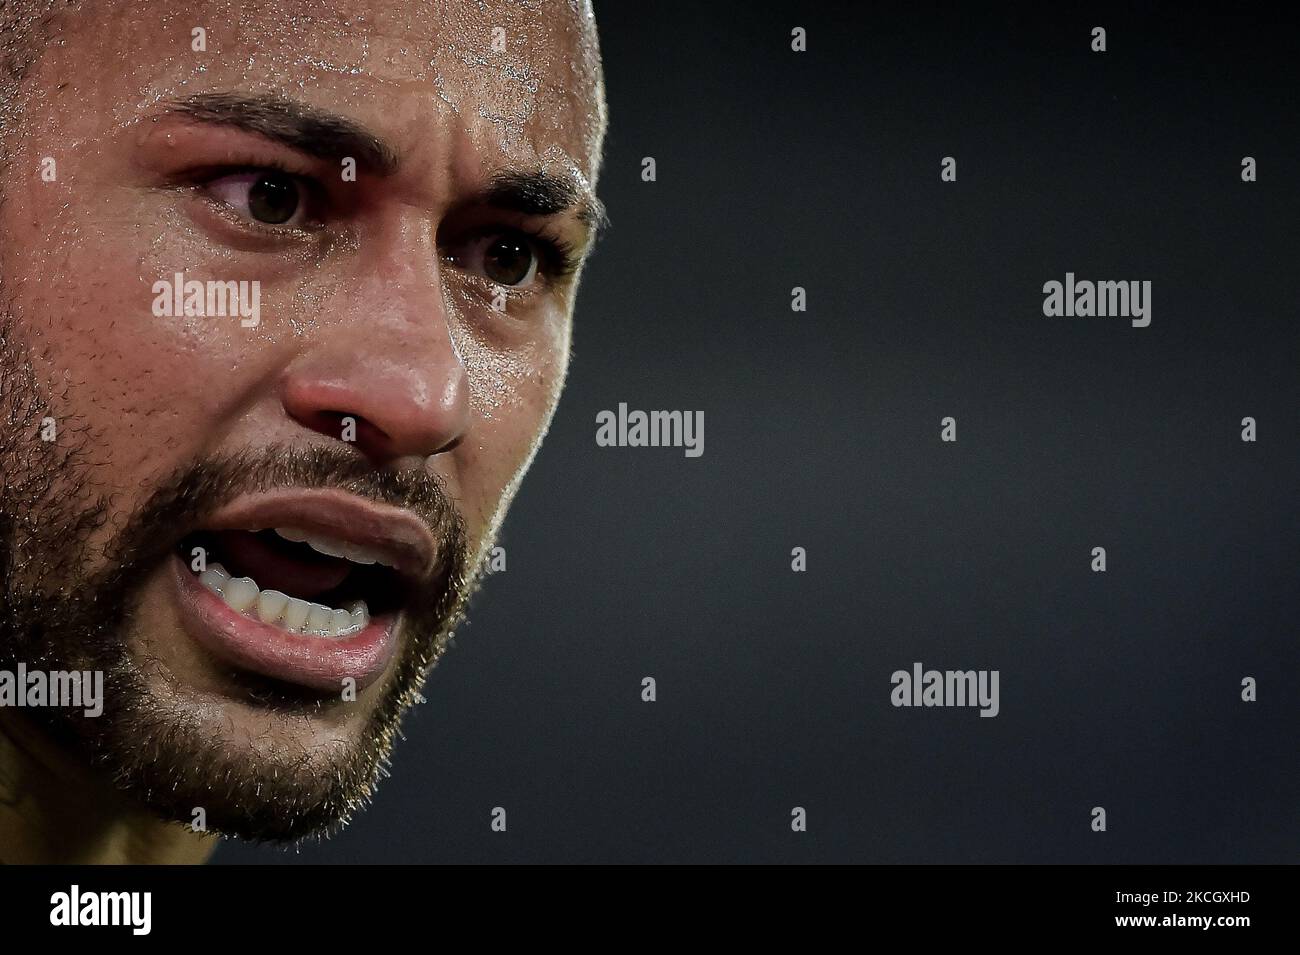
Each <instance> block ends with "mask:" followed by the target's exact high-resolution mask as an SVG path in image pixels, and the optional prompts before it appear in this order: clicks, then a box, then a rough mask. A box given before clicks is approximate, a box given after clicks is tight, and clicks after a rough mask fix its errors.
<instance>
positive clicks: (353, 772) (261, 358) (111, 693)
mask: <svg viewBox="0 0 1300 955" xmlns="http://www.w3.org/2000/svg"><path fill="white" fill-rule="evenodd" d="M105 9H109V10H111V14H106V13H105ZM199 28H201V29H202V30H203V31H204V34H203V36H202V40H203V45H204V46H205V47H206V49H204V50H196V49H195V46H196V45H197V43H198V41H197V40H196V33H195V31H196V30H197V29H199ZM598 72H599V66H598V54H597V51H596V46H595V36H594V24H593V22H592V21H591V19H590V16H589V14H588V12H587V11H586V10H585V9H582V8H579V9H572V8H571V6H570V5H569V4H567V3H563V2H556V3H543V4H537V5H528V8H527V9H525V8H524V7H523V5H516V4H499V5H498V4H474V3H456V2H447V3H433V4H429V3H427V2H414V0H412V2H393V3H379V4H376V3H357V4H340V3H338V2H337V0H330V2H321V3H314V2H308V0H295V2H293V3H292V4H286V3H274V2H267V3H217V2H213V3H202V2H193V0H192V2H188V3H185V4H177V3H175V2H132V3H114V4H88V5H87V9H86V10H83V11H80V12H76V13H73V14H70V15H68V16H67V17H66V18H65V19H64V20H63V22H62V29H61V30H60V31H58V32H57V33H56V34H55V36H54V38H53V39H52V40H51V42H50V43H49V44H48V45H47V46H46V47H45V49H44V52H43V53H42V55H41V57H40V59H39V61H38V62H37V64H36V66H35V67H34V68H33V69H32V70H31V71H30V72H29V74H28V75H27V76H26V77H25V78H24V80H23V96H24V97H25V100H24V101H22V102H20V103H19V104H18V105H17V106H16V107H11V108H10V109H9V110H8V112H7V113H6V115H5V117H4V118H5V122H6V130H5V151H6V159H7V167H6V170H5V179H4V184H3V204H0V339H2V341H0V375H3V378H2V379H0V469H2V470H3V473H4V475H5V484H4V490H3V493H2V495H0V534H2V535H3V537H0V601H3V602H4V603H3V604H0V606H3V607H4V611H3V612H4V616H5V619H6V621H7V622H6V623H5V624H2V625H0V626H2V627H6V628H7V629H0V658H3V660H4V661H6V662H7V663H8V665H13V664H14V663H16V662H18V661H24V662H26V663H27V664H28V666H29V667H30V666H33V665H37V664H43V665H46V666H48V667H50V668H60V667H61V668H68V669H71V668H83V667H84V668H101V669H104V670H105V671H106V672H107V687H106V691H105V700H104V715H103V716H102V717H99V718H98V719H91V718H85V717H83V716H82V715H81V713H80V711H75V714H70V713H68V712H67V711H60V712H58V713H56V712H55V711H50V712H49V713H47V714H44V715H43V716H42V719H43V720H45V721H46V725H45V726H44V728H43V730H42V732H44V733H46V734H47V735H48V736H49V738H51V739H54V740H57V741H58V742H59V744H60V745H61V746H63V747H65V748H68V749H70V750H71V751H73V752H77V753H81V754H83V755H84V756H86V757H87V758H89V759H92V760H93V761H94V762H95V763H96V764H97V765H98V766H99V767H100V771H102V772H105V773H107V774H110V775H111V776H112V777H113V778H114V779H115V781H116V783H117V785H119V786H120V787H121V788H123V789H126V790H128V791H130V792H131V793H132V794H133V795H134V796H135V797H136V798H138V799H141V800H143V801H144V802H146V803H147V804H149V805H150V806H151V807H152V808H153V809H154V810H155V811H157V812H160V813H162V814H164V815H169V816H172V817H174V818H178V819H182V820H184V821H186V822H188V821H190V819H191V813H192V810H193V809H194V808H197V807H203V808H204V810H205V813H206V817H207V822H208V825H209V826H210V827H212V828H215V829H219V830H223V831H227V832H232V833H236V834H241V835H246V836H255V837H266V838H289V837H296V836H298V835H301V834H303V833H304V832H308V831H312V830H313V829H318V828H320V827H322V826H328V825H330V824H332V823H335V822H338V821H340V820H342V819H344V818H345V817H346V816H347V814H348V813H349V812H351V810H352V809H353V808H355V806H356V805H357V804H358V803H359V802H361V801H364V799H365V798H366V797H367V796H368V794H369V788H370V786H371V784H372V782H373V779H374V776H375V774H376V773H377V772H378V771H379V769H380V768H381V765H382V763H383V761H384V759H385V758H386V754H387V750H388V747H389V744H390V742H391V739H392V736H393V732H394V729H395V725H396V721H397V718H398V716H399V715H400V712H401V710H402V709H403V708H404V707H405V706H406V705H407V704H409V703H410V702H411V701H412V700H413V699H414V697H415V695H416V693H417V690H418V686H419V682H420V679H421V676H422V674H423V672H424V671H425V670H426V669H427V667H428V666H429V665H430V664H431V663H432V662H433V661H434V659H436V657H437V655H438V653H439V652H440V650H441V649H442V646H443V644H444V642H445V639H446V634H447V631H448V630H449V628H450V627H451V626H452V625H453V624H454V622H455V620H456V618H457V617H458V615H459V613H460V611H461V609H462V607H463V602H464V599H465V597H466V596H467V594H468V591H469V589H470V587H471V585H472V581H473V578H474V576H475V573H474V572H475V569H476V567H477V566H478V563H479V560H480V558H481V556H482V555H483V553H484V552H485V550H486V549H487V548H488V547H490V546H491V542H492V539H493V536H494V534H495V531H496V528H497V526H498V525H499V522H500V520H501V518H502V516H503V515H504V512H505V509H506V507H507V506H508V504H509V502H510V499H511V497H512V496H513V493H514V490H515V487H516V486H517V483H518V481H519V480H520V478H521V477H522V476H523V473H524V471H525V470H526V469H527V467H528V464H529V462H530V460H531V458H532V455H533V454H534V452H535V451H536V448H537V446H538V443H539V442H540V440H541V437H542V435H543V434H544V432H545V430H546V427H547V425H548V423H549V420H550V418H551V415H552V413H553V412H554V409H555V405H556V402H557V400H558V397H559V392H560V388H561V385H562V383H563V380H564V374H565V369H566V364H567V360H568V351H569V332H570V323H571V312H572V305H573V296H574V292H575V289H576V279H577V267H578V265H580V263H581V260H582V257H583V255H584V254H585V252H586V250H587V247H588V243H589V241H590V238H591V236H590V228H591V222H592V220H593V219H594V218H596V217H597V215H598V213H597V212H596V208H595V205H594V198H593V197H591V194H590V191H591V189H592V188H593V185H594V179H595V176H596V164H597V161H598V152H599V148H600V137H601V134H602V130H603V109H602V107H601V105H600V100H599V97H600V92H599V79H598ZM48 160H52V163H51V162H49V161H48ZM178 273H179V274H180V275H181V283H182V284H181V287H180V288H177V289H175V290H174V291H173V286H174V285H175V284H176V279H175V276H177V274H178ZM254 280H256V281H257V282H258V283H259V285H258V287H257V292H256V294H257V296H258V297H257V298H256V299H252V295H253V294H254V293H253V291H252V286H251V285H246V286H244V288H245V289H246V290H247V291H246V292H245V293H244V295H243V297H242V298H241V299H240V301H241V303H242V304H243V305H244V306H246V309H245V312H244V313H241V314H235V315H213V314H197V313H201V312H205V311H208V310H215V309H212V301H213V300H212V299H211V298H210V297H209V295H210V292H211V288H210V286H209V283H213V285H215V283H229V282H236V283H238V282H252V281H254ZM195 282H197V283H201V285H200V286H199V288H200V289H201V291H200V292H199V293H198V298H194V297H193V296H192V293H193V292H194V289H195V286H193V285H190V284H187V283H195ZM157 283H165V284H164V285H161V286H160V285H158V284H157ZM217 288H218V289H219V290H221V292H220V294H226V291H228V290H229V289H230V288H231V286H227V285H221V286H218V287H217ZM254 303H255V313H254V314H252V315H251V316H250V314H249V313H250V311H252V310H250V309H249V308H247V306H250V305H254ZM178 305H179V306H180V307H179V309H178V308H176V307H175V306H178ZM254 319H255V320H256V324H254V323H253V320H254ZM51 438H52V439H53V440H50V439H51ZM277 528H278V529H279V531H278V532H277V530H276V529H277ZM196 555H197V557H196ZM371 561H374V562H373V563H371ZM214 565H219V567H216V568H215V569H214ZM204 566H206V567H207V569H208V571H207V573H206V574H205V575H202V576H201V575H200V573H198V572H197V571H196V568H199V569H201V568H203V567H204ZM223 572H224V573H225V575H226V576H225V577H224V578H223ZM236 578H238V579H236ZM247 580H251V581H253V582H254V583H255V584H256V586H255V587H253V586H252V585H251V584H249V583H247ZM304 604H305V605H306V609H305V610H304V609H303V607H304ZM313 605H314V606H313ZM353 687H355V692H352V688H353Z"/></svg>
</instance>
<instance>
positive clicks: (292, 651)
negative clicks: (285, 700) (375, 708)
mask: <svg viewBox="0 0 1300 955" xmlns="http://www.w3.org/2000/svg"><path fill="white" fill-rule="evenodd" d="M172 566H173V570H174V572H175V575H176V583H177V586H178V590H179V595H180V604H181V611H182V618H183V621H184V626H185V629H186V631H187V632H188V633H189V635H190V636H191V637H192V638H193V639H194V640H195V642H196V643H198V644H199V645H200V646H201V647H203V648H204V649H206V650H207V651H208V652H210V653H212V654H213V655H214V656H216V657H217V658H219V659H221V660H223V661H225V662H226V663H229V664H232V665H234V666H236V667H239V668H240V669H243V670H249V671H251V672H253V673H260V674H261V675H263V676H268V677H272V678H273V679H276V680H283V681H285V682H286V683H296V684H298V685H300V686H306V687H311V688H312V689H315V690H321V691H323V692H330V691H333V692H339V693H341V692H342V691H343V689H344V686H345V684H344V681H345V680H348V679H352V680H355V681H356V685H357V687H358V688H361V687H364V686H368V685H369V684H371V683H373V682H375V680H377V679H379V677H380V675H381V674H382V673H383V672H384V669H385V668H386V667H387V666H388V664H389V662H390V661H391V660H392V658H393V652H394V650H395V649H396V645H397V641H396V639H395V637H394V630H395V627H394V622H395V619H396V618H395V615H385V616H382V617H376V618H375V619H373V620H371V621H370V623H369V624H368V625H367V626H366V628H365V629H364V630H361V631H360V632H358V633H355V634H353V635H352V636H350V637H345V638H340V639H337V640H334V639H331V638H329V637H313V636H305V635H302V634H297V633H290V632H289V631H287V630H283V629H281V628H280V627H276V626H272V625H271V624H268V623H263V622H262V621H260V620H255V619H253V618H252V617H247V616H245V615H244V614H242V613H240V612H239V611H237V610H234V609H233V608H231V607H230V606H229V605H228V604H227V603H226V602H225V601H224V600H222V599H221V598H220V597H218V596H217V595H216V594H215V593H213V592H212V591H211V590H209V589H208V588H207V587H205V586H204V585H203V584H201V583H199V578H198V577H197V576H196V575H195V574H192V573H190V570H189V567H187V566H186V564H185V562H184V561H182V560H181V559H180V557H173V558H172Z"/></svg>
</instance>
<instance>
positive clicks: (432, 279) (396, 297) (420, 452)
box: [280, 249, 470, 463]
mask: <svg viewBox="0 0 1300 955" xmlns="http://www.w3.org/2000/svg"><path fill="white" fill-rule="evenodd" d="M392 252H393V255H394V256H397V257H401V256H404V255H408V256H409V253H411V252H412V250H410V249H407V250H405V251H403V250H401V249H393V250H392ZM413 261H428V260H427V259H425V258H424V257H423V256H417V257H416V258H415V259H414V260H413V259H412V258H410V257H407V258H406V259H405V264H395V263H394V261H393V260H390V261H389V262H388V263H384V264H383V265H382V266H381V267H379V268H373V269H371V270H370V271H368V273H367V275H366V276H365V277H364V278H362V279H361V280H360V281H359V282H354V283H351V284H350V287H349V291H347V292H338V293H336V294H335V295H334V296H332V297H331V298H330V299H328V300H327V301H326V303H325V304H324V305H323V306H322V307H323V309H324V315H325V316H326V317H324V318H322V321H321V323H320V325H319V326H318V327H317V328H315V329H313V330H311V331H308V332H307V333H306V334H307V335H308V336H311V338H313V339H315V341H314V342H313V344H312V346H311V347H309V348H308V349H307V350H304V351H303V352H301V353H299V355H298V356H297V358H296V359H295V360H294V361H293V362H292V363H291V364H290V366H289V367H288V368H287V369H286V370H285V373H284V376H283V378H282V380H281V387H280V402H281V405H282V406H283V408H284V410H285V412H286V413H287V414H288V415H289V417H290V418H292V419H293V420H294V421H296V422H297V423H298V424H300V425H302V426H303V427H306V428H309V429H311V430H313V431H316V432H319V433H320V434H323V435H327V436H329V437H332V438H335V439H336V440H340V441H344V442H348V443H351V444H353V445H354V446H355V447H356V448H357V449H358V450H360V451H361V452H362V453H363V454H365V455H366V456H367V457H369V458H371V459H372V460H374V461H375V462H376V463H386V462H390V461H392V460H395V459H398V458H403V457H419V458H428V457H430V456H432V455H435V454H439V453H443V452H446V451H450V450H451V449H452V448H454V447H456V445H457V444H459V443H460V441H461V440H462V439H463V438H464V436H465V432H466V429H467V427H468V425H469V420H470V415H469V382H468V374H467V372H466V369H465V364H464V362H463V360H462V358H461V355H460V353H459V350H458V349H457V348H456V345H455V341H454V339H453V335H452V321H451V315H450V312H449V309H448V308H447V306H446V302H445V298H444V295H443V292H442V285H441V280H440V279H439V276H438V265H437V259H436V256H434V257H433V265H432V267H431V268H429V269H428V270H426V271H424V272H423V275H420V274H417V271H418V270H417V269H415V268H413V267H412V265H411V263H412V262H413Z"/></svg>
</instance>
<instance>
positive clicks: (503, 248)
mask: <svg viewBox="0 0 1300 955" xmlns="http://www.w3.org/2000/svg"><path fill="white" fill-rule="evenodd" d="M483 259H484V261H483V271H484V272H485V273H487V277H488V278H490V279H491V280H492V281H493V282H499V283H500V284H502V285H518V284H519V283H520V282H522V281H524V279H526V278H528V273H529V271H530V270H531V269H532V267H533V250H532V247H531V246H530V245H529V244H528V242H527V241H525V240H524V239H522V238H520V237H517V236H501V237H500V238H498V239H496V240H495V241H493V242H492V243H491V244H490V245H489V246H488V247H487V249H486V251H485V252H484V255H483Z"/></svg>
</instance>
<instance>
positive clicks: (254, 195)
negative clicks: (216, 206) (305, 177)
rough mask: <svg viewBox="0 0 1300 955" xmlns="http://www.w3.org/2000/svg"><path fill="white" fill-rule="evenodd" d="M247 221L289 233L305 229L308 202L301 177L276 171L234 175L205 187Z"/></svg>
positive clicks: (267, 170)
mask: <svg viewBox="0 0 1300 955" xmlns="http://www.w3.org/2000/svg"><path fill="white" fill-rule="evenodd" d="M204 188H205V189H206V190H207V191H208V193H209V194H210V195H211V196H212V197H213V198H215V199H217V200H218V201H220V202H222V203H224V204H225V205H227V206H229V207H230V208H232V209H233V210H235V212H236V213H238V214H239V215H240V216H242V217H243V218H246V219H251V220H253V221H254V222H257V223H260V224H262V225H272V226H282V227H284V228H287V229H295V228H302V227H303V226H304V225H306V219H307V202H306V201H305V200H306V197H305V195H304V192H305V190H304V188H303V186H302V185H301V184H300V183H299V181H298V177H297V176H293V175H290V174H289V173H286V172H280V171H278V170H275V169H263V170H253V171H250V172H239V173H233V174H231V175H228V176H221V177H219V178H217V179H213V180H212V181H211V182H209V183H207V185H206V186H205V187H204Z"/></svg>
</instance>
